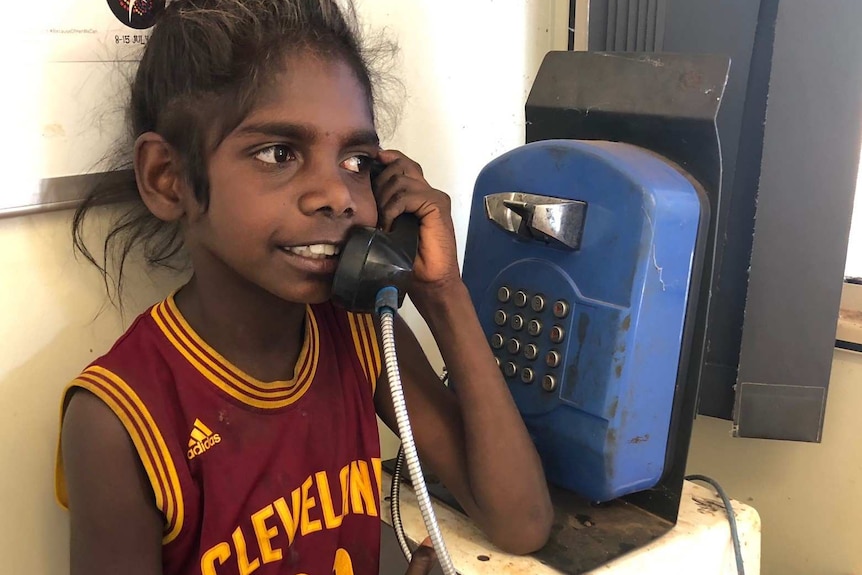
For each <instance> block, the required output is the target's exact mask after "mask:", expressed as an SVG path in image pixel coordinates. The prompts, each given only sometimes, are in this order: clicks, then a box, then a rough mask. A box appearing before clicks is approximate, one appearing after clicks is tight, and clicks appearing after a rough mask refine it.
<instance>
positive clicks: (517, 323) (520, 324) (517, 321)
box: [512, 314, 524, 331]
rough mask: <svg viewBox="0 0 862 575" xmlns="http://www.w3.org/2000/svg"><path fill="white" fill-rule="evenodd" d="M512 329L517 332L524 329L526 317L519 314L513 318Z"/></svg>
mask: <svg viewBox="0 0 862 575" xmlns="http://www.w3.org/2000/svg"><path fill="white" fill-rule="evenodd" d="M512 329H514V330H515V331H521V330H522V329H524V316H522V315H518V314H515V315H513V316H512Z"/></svg>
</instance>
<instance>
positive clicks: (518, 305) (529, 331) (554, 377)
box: [491, 285, 572, 393]
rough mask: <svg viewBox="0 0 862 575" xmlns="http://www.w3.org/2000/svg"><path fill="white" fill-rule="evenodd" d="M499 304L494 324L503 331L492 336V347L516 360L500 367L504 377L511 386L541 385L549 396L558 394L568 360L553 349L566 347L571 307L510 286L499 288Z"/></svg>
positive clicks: (568, 304) (564, 302) (543, 295)
mask: <svg viewBox="0 0 862 575" xmlns="http://www.w3.org/2000/svg"><path fill="white" fill-rule="evenodd" d="M497 300H498V301H499V304H498V306H495V307H496V308H497V309H495V310H494V311H493V321H494V325H496V326H497V327H498V328H499V330H500V331H499V332H497V333H494V334H493V335H492V336H491V347H493V348H494V349H505V350H506V351H507V352H508V354H509V355H510V356H514V357H512V361H505V360H503V361H502V362H501V363H500V364H498V365H500V366H501V369H502V371H503V375H504V376H505V377H506V378H507V379H508V381H509V382H510V383H514V382H518V381H520V382H522V383H524V384H532V383H538V382H541V386H542V389H544V390H545V391H546V392H549V393H551V392H554V391H556V390H557V388H558V387H559V382H560V378H561V377H562V369H563V368H564V365H563V362H564V359H565V358H564V355H563V350H561V349H553V348H554V347H556V346H558V345H560V344H563V345H565V344H564V343H563V342H564V341H565V339H566V328H565V327H564V326H567V325H568V321H569V320H566V318H567V317H568V316H569V315H570V313H571V310H572V305H571V304H570V303H569V302H568V301H567V300H565V299H562V298H554V297H553V296H548V295H546V294H543V293H530V292H529V290H526V289H520V288H518V287H517V286H514V287H513V286H511V285H504V286H500V287H499V288H497ZM551 302H553V303H551ZM525 328H526V329H525ZM518 358H521V362H519V360H518ZM533 362H535V363H533ZM519 363H521V365H519ZM525 363H526V364H527V365H524V364H525Z"/></svg>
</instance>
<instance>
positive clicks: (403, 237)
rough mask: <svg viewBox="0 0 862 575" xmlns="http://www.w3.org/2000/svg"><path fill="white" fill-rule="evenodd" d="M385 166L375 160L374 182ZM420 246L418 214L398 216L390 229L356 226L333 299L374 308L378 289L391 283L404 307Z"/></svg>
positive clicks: (364, 308) (360, 307)
mask: <svg viewBox="0 0 862 575" xmlns="http://www.w3.org/2000/svg"><path fill="white" fill-rule="evenodd" d="M384 167H385V166H383V164H380V163H378V162H375V164H374V166H373V167H372V171H371V178H372V182H373V181H374V180H375V179H376V177H377V175H379V173H380V172H381V171H382V169H383V168H384ZM418 247H419V218H417V217H416V216H415V215H413V214H401V215H400V216H398V217H397V218H395V221H393V222H392V230H391V231H390V232H388V233H387V232H384V231H382V230H379V229H377V228H372V227H366V226H357V227H355V228H353V229H352V230H350V233H349V235H348V237H347V242H346V243H345V245H344V247H343V248H342V250H341V257H340V259H339V261H338V268H337V269H336V270H335V278H334V279H333V282H332V299H333V301H335V303H337V304H339V305H340V306H342V307H344V308H346V309H348V310H350V311H353V312H359V313H371V312H375V311H377V310H376V309H375V300H376V298H377V293H378V292H379V291H380V289H381V288H383V287H386V286H392V287H395V288H397V289H398V306H399V307H401V304H402V303H403V302H404V295H405V293H406V291H407V290H406V288H407V283H408V282H409V280H410V276H411V274H412V273H413V260H414V259H416V251H417V249H418Z"/></svg>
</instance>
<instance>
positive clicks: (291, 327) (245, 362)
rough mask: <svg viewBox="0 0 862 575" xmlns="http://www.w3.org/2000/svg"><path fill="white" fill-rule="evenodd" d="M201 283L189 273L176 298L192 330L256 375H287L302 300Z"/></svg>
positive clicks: (296, 347)
mask: <svg viewBox="0 0 862 575" xmlns="http://www.w3.org/2000/svg"><path fill="white" fill-rule="evenodd" d="M205 283H206V282H202V281H200V280H199V279H198V277H197V276H192V279H191V280H190V281H189V283H187V284H186V285H185V286H184V287H183V288H181V289H180V291H179V292H178V293H177V295H176V298H175V301H176V304H177V307H178V308H179V310H180V312H181V313H182V314H183V316H184V317H185V319H186V321H188V322H189V324H190V325H191V327H192V328H193V329H194V330H195V331H196V332H197V334H198V335H199V336H200V337H201V338H202V339H203V340H204V341H205V342H206V343H207V344H209V346H210V347H212V348H213V349H215V350H216V351H217V352H219V353H220V354H221V355H223V356H224V357H225V358H226V359H227V360H228V361H230V362H231V363H233V364H234V365H235V366H236V367H238V368H239V369H241V370H242V371H244V372H246V373H247V374H249V375H251V376H252V377H254V378H256V379H259V380H261V381H282V380H290V379H292V378H293V370H294V366H295V365H296V360H297V358H298V357H299V352H300V350H301V348H302V344H303V341H304V337H305V313H306V311H305V310H306V306H305V304H299V303H292V302H287V301H284V300H282V299H280V298H278V297H276V296H274V295H272V294H270V293H269V292H267V291H265V290H262V289H260V288H256V287H253V286H248V285H246V286H238V285H235V284H232V283H231V282H224V283H221V285H218V286H217V287H215V286H209V287H207V286H206V285H205Z"/></svg>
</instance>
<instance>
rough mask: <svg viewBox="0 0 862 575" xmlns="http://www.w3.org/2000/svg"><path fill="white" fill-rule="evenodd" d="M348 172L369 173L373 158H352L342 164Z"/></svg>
mask: <svg viewBox="0 0 862 575" xmlns="http://www.w3.org/2000/svg"><path fill="white" fill-rule="evenodd" d="M341 165H342V166H344V167H345V168H346V169H347V170H350V171H351V172H354V173H357V174H359V173H362V172H367V171H368V169H369V168H371V158H370V157H369V156H351V157H349V158H347V159H346V160H344V161H343V162H342V163H341Z"/></svg>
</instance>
